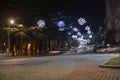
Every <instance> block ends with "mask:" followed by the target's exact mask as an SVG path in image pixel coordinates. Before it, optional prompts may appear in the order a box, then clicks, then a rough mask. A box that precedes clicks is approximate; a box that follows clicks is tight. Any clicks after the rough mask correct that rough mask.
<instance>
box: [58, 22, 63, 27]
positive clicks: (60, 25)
mask: <svg viewBox="0 0 120 80" xmlns="http://www.w3.org/2000/svg"><path fill="white" fill-rule="evenodd" d="M57 25H58V26H59V27H64V26H65V22H64V21H59V22H58V24H57Z"/></svg>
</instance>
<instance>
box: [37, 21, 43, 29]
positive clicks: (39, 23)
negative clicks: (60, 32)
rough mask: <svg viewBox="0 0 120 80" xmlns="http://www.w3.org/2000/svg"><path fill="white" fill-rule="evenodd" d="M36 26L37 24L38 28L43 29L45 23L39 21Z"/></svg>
mask: <svg viewBox="0 0 120 80" xmlns="http://www.w3.org/2000/svg"><path fill="white" fill-rule="evenodd" d="M37 24H38V26H39V27H41V28H43V27H44V26H45V21H44V20H39V21H38V22H37Z"/></svg>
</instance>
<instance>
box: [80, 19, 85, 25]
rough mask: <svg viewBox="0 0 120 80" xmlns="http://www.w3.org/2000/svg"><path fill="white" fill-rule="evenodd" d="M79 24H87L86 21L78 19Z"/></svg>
mask: <svg viewBox="0 0 120 80" xmlns="http://www.w3.org/2000/svg"><path fill="white" fill-rule="evenodd" d="M78 23H79V24H80V25H84V24H85V23H86V20H85V19H84V18H79V19H78Z"/></svg>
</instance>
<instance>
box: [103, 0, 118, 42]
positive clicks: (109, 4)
mask: <svg viewBox="0 0 120 80" xmlns="http://www.w3.org/2000/svg"><path fill="white" fill-rule="evenodd" d="M105 24H106V26H107V28H106V29H107V34H106V38H107V39H108V38H109V40H110V41H112V42H120V0H106V18H105ZM111 35H113V36H111ZM108 42H109V41H108Z"/></svg>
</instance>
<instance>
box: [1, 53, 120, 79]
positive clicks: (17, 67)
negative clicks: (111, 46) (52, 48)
mask: <svg viewBox="0 0 120 80" xmlns="http://www.w3.org/2000/svg"><path fill="white" fill-rule="evenodd" d="M117 56H118V54H90V55H89V54H86V55H62V56H60V55H59V56H46V57H32V58H19V59H7V60H5V59H4V60H0V80H120V70H116V69H108V68H101V67H99V65H100V64H102V63H103V62H105V61H106V60H108V59H110V58H113V57H117Z"/></svg>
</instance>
